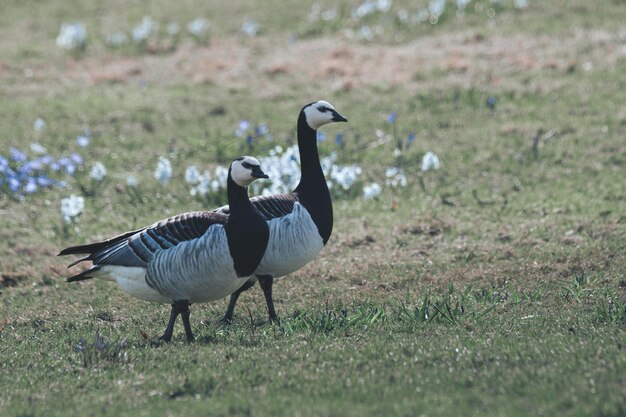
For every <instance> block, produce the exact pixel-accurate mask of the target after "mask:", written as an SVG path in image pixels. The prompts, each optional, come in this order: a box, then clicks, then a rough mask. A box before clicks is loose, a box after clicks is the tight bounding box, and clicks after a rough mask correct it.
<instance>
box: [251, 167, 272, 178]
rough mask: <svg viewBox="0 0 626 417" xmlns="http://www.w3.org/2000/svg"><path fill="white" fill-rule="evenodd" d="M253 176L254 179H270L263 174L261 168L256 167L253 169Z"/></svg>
mask: <svg viewBox="0 0 626 417" xmlns="http://www.w3.org/2000/svg"><path fill="white" fill-rule="evenodd" d="M252 176H253V177H254V178H269V177H268V176H267V174H266V173H265V172H263V170H262V169H261V167H260V166H255V167H253V168H252Z"/></svg>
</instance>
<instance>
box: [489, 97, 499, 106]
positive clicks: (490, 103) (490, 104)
mask: <svg viewBox="0 0 626 417" xmlns="http://www.w3.org/2000/svg"><path fill="white" fill-rule="evenodd" d="M497 101H498V100H497V99H496V97H495V96H489V97H488V98H487V107H489V108H490V109H495V108H496V102H497Z"/></svg>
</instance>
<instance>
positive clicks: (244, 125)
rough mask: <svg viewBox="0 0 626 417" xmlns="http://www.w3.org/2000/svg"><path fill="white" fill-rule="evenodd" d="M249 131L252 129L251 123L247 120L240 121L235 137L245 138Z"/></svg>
mask: <svg viewBox="0 0 626 417" xmlns="http://www.w3.org/2000/svg"><path fill="white" fill-rule="evenodd" d="M248 129H250V122H249V121H247V120H245V119H243V120H240V121H239V126H238V127H237V130H235V136H237V137H239V138H241V137H243V136H244V135H245V134H246V133H247V132H248Z"/></svg>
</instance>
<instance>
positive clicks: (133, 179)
mask: <svg viewBox="0 0 626 417" xmlns="http://www.w3.org/2000/svg"><path fill="white" fill-rule="evenodd" d="M126 185H128V186H129V187H132V188H135V187H136V186H137V178H136V177H135V176H134V175H129V176H128V177H126Z"/></svg>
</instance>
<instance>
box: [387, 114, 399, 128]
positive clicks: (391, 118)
mask: <svg viewBox="0 0 626 417" xmlns="http://www.w3.org/2000/svg"><path fill="white" fill-rule="evenodd" d="M397 118H398V112H395V111H392V112H391V113H389V116H387V123H389V124H390V125H392V124H394V123H395V122H396V119H397Z"/></svg>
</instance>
